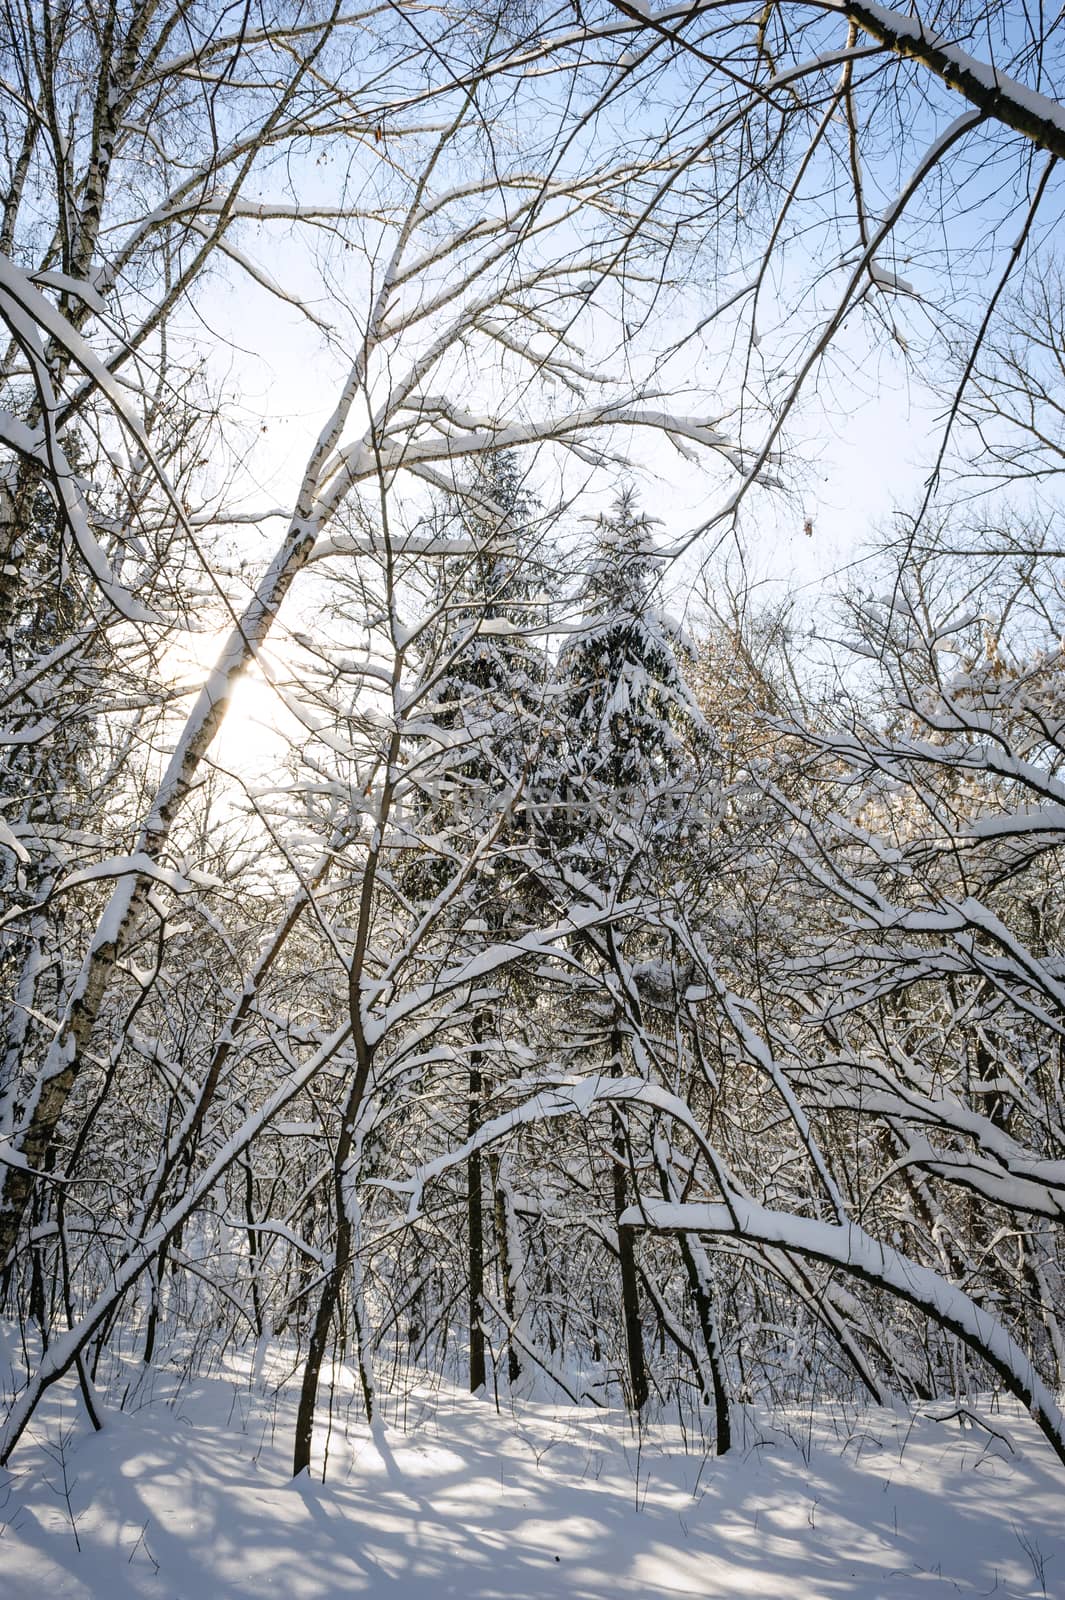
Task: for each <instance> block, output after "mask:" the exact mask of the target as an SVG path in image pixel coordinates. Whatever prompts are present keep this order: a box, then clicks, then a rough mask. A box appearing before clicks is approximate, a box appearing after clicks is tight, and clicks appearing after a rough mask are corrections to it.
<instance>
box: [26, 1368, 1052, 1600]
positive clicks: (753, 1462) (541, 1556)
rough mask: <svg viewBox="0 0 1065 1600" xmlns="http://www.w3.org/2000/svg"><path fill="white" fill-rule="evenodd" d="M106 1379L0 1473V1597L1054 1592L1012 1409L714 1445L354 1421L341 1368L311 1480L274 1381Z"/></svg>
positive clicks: (1046, 1456) (751, 1435)
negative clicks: (90, 1405) (101, 1423)
mask: <svg viewBox="0 0 1065 1600" xmlns="http://www.w3.org/2000/svg"><path fill="white" fill-rule="evenodd" d="M6 1365H7V1363H4V1366H5V1367H6ZM124 1377H125V1382H120V1380H122V1378H123V1373H122V1371H121V1370H118V1371H117V1372H116V1373H115V1374H114V1376H113V1379H112V1381H111V1383H110V1384H109V1385H108V1394H109V1395H110V1396H111V1397H112V1403H111V1404H110V1405H109V1406H107V1407H106V1412H105V1415H106V1425H105V1427H104V1430H103V1432H101V1433H99V1434H93V1433H92V1432H91V1430H90V1429H89V1427H88V1424H87V1422H86V1419H85V1414H84V1411H83V1410H82V1409H81V1408H80V1405H79V1403H78V1401H77V1395H76V1391H75V1390H74V1389H73V1388H72V1387H68V1386H65V1385H64V1386H57V1387H56V1388H55V1389H53V1390H52V1391H51V1392H50V1394H49V1396H48V1397H47V1400H46V1402H45V1405H44V1406H43V1407H42V1409H41V1412H40V1414H39V1416H38V1417H37V1419H35V1422H34V1424H33V1426H32V1430H31V1432H30V1433H29V1434H28V1435H27V1436H26V1437H25V1438H24V1439H23V1441H22V1443H21V1444H20V1446H19V1448H18V1450H17V1451H16V1453H15V1455H14V1457H13V1458H12V1463H11V1470H10V1472H8V1473H6V1474H3V1473H0V1595H3V1597H4V1600H31V1597H32V1600H42V1597H43V1600H56V1597H59V1596H63V1597H66V1596H77V1597H79V1600H82V1597H84V1600H104V1597H106V1600H133V1597H136V1600H145V1597H152V1600H237V1597H241V1600H244V1597H249V1596H255V1597H258V1600H262V1597H264V1596H268V1595H277V1596H281V1597H284V1600H334V1597H335V1600H339V1597H341V1596H344V1597H345V1600H347V1597H350V1596H357V1595H373V1596H381V1597H387V1600H443V1597H444V1596H449V1595H454V1596H463V1597H468V1600H504V1597H506V1600H546V1597H554V1596H571V1597H574V1600H622V1597H625V1596H641V1597H645V1600H651V1597H658V1596H662V1597H666V1596H685V1595H698V1596H702V1597H706V1600H711V1597H712V1600H734V1597H741V1596H748V1595H750V1596H758V1597H759V1600H888V1597H890V1600H910V1597H913V1600H918V1597H919V1600H925V1597H932V1596H939V1595H943V1596H946V1595H952V1596H953V1595H958V1594H961V1595H996V1596H998V1597H1000V1600H1006V1597H1012V1596H1027V1597H1032V1596H1037V1597H1053V1596H1055V1595H1057V1596H1063V1595H1065V1469H1063V1468H1062V1467H1061V1466H1060V1465H1059V1464H1058V1463H1057V1461H1056V1459H1055V1458H1054V1457H1053V1456H1052V1454H1051V1452H1050V1450H1049V1449H1048V1447H1047V1446H1046V1444H1045V1443H1044V1442H1043V1440H1042V1439H1041V1438H1040V1436H1039V1435H1038V1434H1037V1432H1036V1430H1035V1428H1034V1427H1033V1426H1032V1424H1031V1423H1030V1422H1029V1420H1028V1419H1027V1418H1026V1417H1025V1416H1024V1415H1023V1414H1022V1413H1021V1412H1020V1411H1019V1409H1018V1408H1016V1407H1014V1406H1012V1405H1004V1406H1002V1407H1001V1408H995V1409H993V1410H991V1411H988V1412H981V1413H980V1415H981V1417H983V1419H984V1420H983V1423H980V1424H977V1425H972V1424H965V1425H963V1424H962V1422H961V1421H959V1420H958V1419H957V1418H955V1419H953V1420H932V1419H930V1418H928V1417H926V1416H920V1417H918V1418H916V1419H915V1418H913V1417H912V1416H910V1415H908V1414H906V1415H897V1414H896V1413H894V1412H890V1411H879V1410H862V1411H856V1410H854V1409H853V1408H846V1407H842V1406H830V1407H829V1406H825V1407H816V1408H814V1409H812V1410H811V1409H793V1410H791V1411H789V1412H787V1413H785V1414H784V1415H783V1417H781V1416H777V1417H776V1418H775V1419H774V1420H773V1422H772V1423H770V1422H769V1421H768V1420H767V1419H765V1418H763V1417H762V1416H761V1414H760V1413H758V1412H754V1411H747V1412H744V1413H742V1414H741V1417H740V1419H739V1420H740V1426H741V1430H742V1435H743V1437H742V1439H741V1441H740V1442H739V1443H738V1444H737V1447H736V1449H735V1450H734V1452H732V1453H731V1454H730V1455H728V1456H726V1457H724V1458H716V1457H714V1456H711V1455H707V1453H706V1451H705V1447H704V1446H702V1445H701V1444H698V1443H693V1441H692V1440H691V1438H690V1437H688V1438H685V1436H684V1433H683V1432H682V1429H681V1427H680V1426H679V1424H678V1421H677V1420H674V1421H673V1422H672V1423H668V1422H660V1423H658V1424H655V1425H648V1426H646V1427H645V1428H644V1429H643V1430H642V1431H641V1435H640V1436H637V1434H636V1433H635V1432H634V1431H633V1429H632V1427H631V1425H630V1422H629V1419H628V1418H627V1417H626V1416H625V1415H624V1414H623V1413H619V1412H607V1411H596V1410H592V1409H588V1408H581V1409H579V1410H578V1409H576V1408H574V1407H569V1406H559V1405H554V1404H547V1403H542V1402H541V1403H537V1402H534V1401H525V1402H521V1403H510V1402H505V1403H501V1406H500V1409H499V1410H498V1411H497V1409H496V1404H495V1401H494V1399H493V1398H491V1397H489V1398H488V1399H482V1398H477V1399H474V1398H471V1397H470V1396H469V1395H463V1394H461V1393H460V1392H458V1391H456V1390H455V1389H453V1388H449V1387H446V1386H445V1387H443V1388H442V1389H440V1390H439V1391H436V1392H429V1391H427V1390H421V1391H416V1392H414V1393H412V1394H409V1395H408V1396H407V1397H406V1399H405V1400H402V1401H400V1402H396V1401H394V1400H393V1399H391V1398H388V1399H386V1400H385V1402H384V1407H383V1409H384V1412H385V1414H386V1419H387V1420H383V1421H381V1422H380V1423H379V1425H378V1426H377V1427H376V1428H375V1429H374V1430H373V1431H372V1432H371V1430H370V1429H369V1428H368V1427H367V1426H366V1425H365V1423H363V1422H360V1421H359V1412H360V1409H361V1408H360V1407H359V1406H358V1405H357V1403H356V1402H355V1400H354V1397H353V1396H352V1395H351V1394H350V1390H351V1385H350V1383H349V1385H348V1390H349V1395H348V1397H344V1398H342V1399H341V1400H340V1401H339V1402H338V1404H337V1405H336V1406H335V1407H334V1412H333V1417H332V1423H331V1427H330V1430H329V1437H328V1448H329V1464H328V1477H327V1481H326V1482H325V1483H324V1484H323V1483H322V1482H321V1481H319V1480H318V1479H315V1480H313V1481H309V1480H308V1479H307V1478H306V1477H303V1478H302V1479H301V1480H299V1481H295V1482H294V1481H292V1480H291V1479H290V1478H289V1476H288V1464H289V1460H290V1451H291V1442H292V1432H293V1418H294V1410H295V1386H294V1384H293V1383H291V1382H290V1383H287V1384H283V1385H282V1386H281V1387H280V1388H278V1387H277V1384H276V1382H268V1381H267V1379H266V1376H265V1375H264V1374H263V1373H261V1372H260V1373H258V1374H255V1373H253V1371H252V1368H251V1366H250V1364H248V1363H244V1364H241V1363H240V1362H239V1361H238V1360H227V1361H226V1362H225V1363H224V1365H223V1366H222V1368H221V1370H219V1371H218V1372H217V1373H216V1375H214V1376H212V1377H210V1378H196V1379H191V1380H189V1379H187V1378H182V1377H180V1376H179V1375H178V1374H177V1373H174V1372H168V1371H167V1370H166V1369H163V1370H157V1369H146V1368H143V1367H138V1366H137V1365H136V1364H135V1363H133V1362H131V1363H130V1364H129V1366H128V1367H127V1368H126V1370H125V1374H124ZM120 1400H121V1401H122V1405H121V1408H120V1406H119V1401H120ZM950 1410H951V1407H950V1406H949V1404H947V1405H943V1406H941V1407H940V1408H938V1411H939V1413H941V1414H943V1415H945V1414H946V1413H948V1412H949V1411H950ZM989 1430H993V1431H989ZM325 1433H326V1430H325V1429H324V1428H323V1430H322V1438H321V1440H320V1441H319V1442H320V1444H321V1445H323V1446H324V1444H325V1443H326V1437H325Z"/></svg>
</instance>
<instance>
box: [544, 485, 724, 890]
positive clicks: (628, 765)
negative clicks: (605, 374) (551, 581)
mask: <svg viewBox="0 0 1065 1600" xmlns="http://www.w3.org/2000/svg"><path fill="white" fill-rule="evenodd" d="M652 530H653V523H652V520H651V519H650V518H649V517H648V516H646V515H645V514H644V513H642V512H641V511H640V509H639V507H638V505H637V502H636V497H635V494H634V493H633V491H632V490H631V489H625V490H624V491H622V493H621V494H620V495H619V496H618V498H617V500H616V502H615V504H614V506H613V508H612V510H611V512H610V514H609V515H608V516H606V517H602V518H601V519H600V520H599V522H598V524H597V525H596V529H595V543H594V547H593V550H592V552H591V557H590V560H589V561H588V563H587V570H586V575H585V581H584V586H583V591H582V595H581V599H582V604H583V617H582V620H581V623H580V625H579V627H578V629H577V631H576V632H575V633H574V634H573V635H572V636H571V638H570V640H569V642H568V643H567V644H566V646H565V647H564V649H563V650H562V652H561V653H560V656H559V661H558V672H557V680H558V688H557V702H556V703H557V709H558V717H557V721H558V724H559V728H560V733H559V735H558V739H557V744H556V762H557V768H558V772H557V779H556V782H557V789H558V799H559V801H560V802H561V804H562V806H563V809H564V813H565V817H564V820H563V821H562V823H561V825H560V826H556V829H555V831H556V836H560V837H561V839H562V840H563V841H564V842H565V845H566V847H567V853H568V855H569V857H570V859H571V860H572V861H573V862H574V863H575V864H577V865H579V866H580V867H581V869H582V870H583V871H586V872H590V873H591V874H592V876H593V877H598V876H599V875H600V874H601V872H602V870H603V869H605V868H606V866H607V862H608V858H609V857H610V855H611V851H610V849H609V841H610V840H611V839H612V838H616V837H618V836H619V835H623V836H624V837H625V838H626V839H627V841H628V842H629V844H630V845H631V844H632V843H635V842H637V841H640V840H641V839H642V840H643V842H646V843H649V842H650V840H651V838H652V837H653V838H655V839H656V840H657V842H658V844H659V846H663V845H664V844H665V842H666V840H667V838H669V837H670V836H671V835H672V836H674V837H675V836H676V834H677V831H678V827H679V825H680V819H681V817H682V815H683V813H684V810H685V807H686V800H687V796H688V795H689V794H690V780H691V778H692V776H693V771H694V768H693V755H695V754H696V753H697V752H699V751H705V750H706V748H707V747H708V743H709V741H708V735H707V731H706V728H705V724H704V722H703V718H702V715H701V713H700V711H699V708H698V706H697V704H696V703H695V700H694V698H693V697H692V694H691V692H690V690H689V688H688V685H687V683H686V682H685V678H684V671H683V666H684V665H685V664H688V663H690V662H691V660H692V659H693V653H692V650H691V646H690V645H689V644H688V642H687V640H686V639H685V637H684V635H683V633H682V631H681V629H680V628H679V627H678V626H677V624H676V623H675V622H673V621H672V620H671V619H670V618H669V617H668V616H667V615H666V614H665V613H664V612H663V611H662V610H661V609H660V608H659V606H658V604H657V596H656V593H655V590H656V584H657V577H658V569H659V567H660V564H661V562H660V558H659V557H657V556H656V555H655V552H654V549H653V543H652V541H653V531H652ZM592 817H594V818H595V826H594V827H590V826H589V821H590V819H591V818H592ZM597 861H598V865H597Z"/></svg>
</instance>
